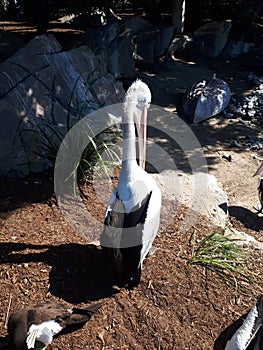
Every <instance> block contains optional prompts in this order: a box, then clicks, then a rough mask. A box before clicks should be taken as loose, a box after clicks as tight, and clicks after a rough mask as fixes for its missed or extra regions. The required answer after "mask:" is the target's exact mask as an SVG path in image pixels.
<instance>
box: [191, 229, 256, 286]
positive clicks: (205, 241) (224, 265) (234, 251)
mask: <svg viewBox="0 0 263 350" xmlns="http://www.w3.org/2000/svg"><path fill="white" fill-rule="evenodd" d="M237 242H238V240H237V239H230V238H228V237H225V236H224V235H223V234H222V233H220V232H213V233H211V234H209V235H208V236H206V237H204V238H202V239H201V240H200V242H199V243H198V244H197V237H196V231H194V233H193V237H192V254H191V258H190V259H189V263H190V264H198V265H201V266H203V267H205V269H207V270H210V271H213V272H215V273H216V274H218V275H219V276H220V277H221V278H225V279H227V280H229V281H231V282H234V283H235V285H236V286H237V285H238V282H239V281H240V279H241V280H243V281H245V282H248V283H253V277H254V273H253V272H252V271H251V270H249V269H248V268H247V267H246V262H247V259H248V250H247V249H244V248H243V247H240V246H239V245H237Z"/></svg>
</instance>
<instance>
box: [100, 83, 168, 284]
mask: <svg viewBox="0 0 263 350" xmlns="http://www.w3.org/2000/svg"><path fill="white" fill-rule="evenodd" d="M150 102H151V93H150V90H149V88H148V86H147V85H146V84H145V83H143V82H142V81H140V80H137V81H135V82H134V83H133V84H132V85H131V87H130V88H129V89H128V92H127V94H126V98H125V101H124V114H123V117H122V127H123V156H122V168H121V171H120V176H119V181H118V185H117V188H116V189H115V190H114V191H113V193H112V195H111V198H110V200H109V203H108V206H107V209H106V213H105V217H104V229H103V232H102V234H101V245H102V246H103V248H104V251H105V253H106V256H107V258H108V259H109V263H110V265H111V269H112V271H111V272H112V273H113V275H115V279H116V280H117V284H119V285H125V286H128V287H132V286H134V285H136V284H138V283H139V280H140V269H141V264H142V262H143V260H144V259H145V257H146V255H147V254H148V252H149V250H150V248H151V246H152V242H153V240H154V238H155V236H156V234H157V231H158V227H159V218H160V208H161V192H160V189H159V188H158V186H157V184H156V183H155V181H154V179H153V178H152V176H151V175H150V174H148V173H147V172H146V171H144V165H145V152H146V126H147V125H146V123H147V109H148V107H149V104H150ZM134 123H135V125H136V127H137V134H138V138H139V163H140V166H139V165H138V164H137V161H136V142H135V141H136V138H135V127H134Z"/></svg>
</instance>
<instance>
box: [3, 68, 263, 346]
mask: <svg viewBox="0 0 263 350" xmlns="http://www.w3.org/2000/svg"><path fill="white" fill-rule="evenodd" d="M214 72H217V73H218V75H219V77H220V78H224V79H226V81H228V82H229V83H230V85H231V88H232V91H233V94H236V95H239V96H242V94H246V93H247V92H248V91H249V90H250V89H251V88H252V87H251V86H249V84H248V83H247V82H242V84H241V81H237V79H235V75H234V70H233V67H231V65H230V66H227V65H223V64H222V65H219V64H218V65H217V64H216V65H215V63H214V62H212V63H211V62H210V64H208V63H207V62H206V63H204V62H202V63H199V64H195V65H190V64H188V63H186V62H163V63H162V64H160V66H159V71H158V72H157V73H156V74H155V75H152V74H149V73H147V72H138V75H139V76H141V77H142V78H144V80H145V81H146V82H147V83H148V84H149V86H150V87H151V88H152V90H153V103H155V104H158V105H161V106H163V107H165V108H168V109H169V110H172V111H174V110H175V104H174V103H173V95H174V94H175V91H178V90H180V89H185V88H186V87H187V86H189V84H190V83H191V82H194V81H196V80H199V78H200V77H201V78H207V77H211V74H212V73H214ZM192 129H193V131H194V132H195V134H196V136H197V138H198V139H199V141H200V144H201V145H202V146H203V150H204V152H205V155H206V159H207V163H208V168H209V172H210V173H211V174H213V175H215V176H216V177H217V179H218V180H219V181H220V183H221V185H222V188H223V189H224V190H225V191H226V193H227V195H228V198H229V205H230V213H229V222H231V223H232V225H233V226H234V228H236V229H237V230H240V231H244V232H246V233H248V234H250V235H252V236H254V237H255V238H257V239H258V240H260V241H262V237H261V234H262V229H263V219H262V216H260V215H259V216H258V215H256V214H255V210H254V209H253V205H257V204H258V199H257V190H256V189H257V179H256V178H253V177H252V175H253V173H254V172H255V170H256V169H257V167H258V165H259V163H260V159H263V152H262V150H261V151H254V150H244V149H243V148H242V149H240V148H237V147H231V144H232V143H231V141H232V140H236V141H239V142H243V141H244V140H246V137H247V136H258V137H263V135H262V133H263V132H262V127H260V126H259V125H256V124H251V123H248V122H243V121H242V120H241V119H234V120H229V119H226V118H224V117H222V116H221V117H215V118H212V119H211V120H209V121H207V122H205V123H202V124H199V125H195V126H192ZM255 153H257V156H258V157H255ZM229 155H231V157H232V158H231V161H228V160H227V159H226V158H225V157H224V156H229ZM115 180H116V179H115ZM84 193H85V196H86V200H87V201H88V202H89V205H90V208H91V209H90V210H93V211H94V215H95V216H96V217H98V218H100V219H101V221H102V218H103V213H104V210H105V207H104V205H102V203H100V201H99V200H98V198H96V192H95V191H94V186H93V183H92V181H91V182H90V183H88V185H87V187H86V188H85V189H84ZM173 205H174V203H168V202H164V203H163V209H162V217H161V227H160V231H159V235H158V237H157V238H156V239H155V241H154V247H155V248H157V249H156V251H155V253H154V254H153V255H151V256H150V257H149V258H148V259H146V261H145V264H144V266H143V271H142V279H141V283H140V285H139V286H138V287H137V288H134V289H133V290H129V291H127V290H125V289H117V288H112V287H111V286H110V285H109V284H108V282H107V276H106V275H105V265H104V260H103V257H102V252H101V249H100V247H99V246H96V245H87V242H86V240H85V238H84V237H82V236H79V235H78V234H77V233H76V232H75V231H74V230H73V229H72V228H71V227H70V226H69V224H68V223H67V222H66V221H65V219H64V217H63V215H62V214H61V212H60V209H59V207H58V206H57V202H56V198H55V196H54V189H53V172H52V171H50V172H47V173H45V174H34V175H30V176H29V177H27V178H25V179H1V182H0V223H1V225H0V241H1V243H0V246H1V247H0V252H1V256H0V262H1V265H0V276H1V284H0V295H1V298H0V349H6V344H7V329H6V323H7V318H8V315H10V313H12V312H13V311H15V310H17V309H20V308H25V307H28V306H30V305H32V304H37V303H40V302H44V301H62V302H65V303H68V304H69V305H78V306H83V305H85V304H87V303H89V302H91V301H100V302H101V301H103V306H102V307H101V309H100V310H99V311H98V313H97V314H95V315H94V316H93V317H92V319H91V320H90V321H89V322H88V323H87V324H86V325H85V326H84V327H83V328H81V329H79V330H77V331H75V332H73V333H69V334H66V335H61V336H59V337H57V338H56V339H54V341H53V343H52V344H51V345H50V346H49V347H48V349H53V350H55V349H56V350H58V349H61V350H62V349H63V350H67V349H71V350H72V349H73V350H75V349H100V350H106V349H136V350H139V349H148V350H153V349H167V350H168V349H169V350H171V349H175V350H182V349H184V350H187V349H189V350H190V349H191V350H193V349H195V350H209V349H213V348H214V342H215V340H216V339H217V337H218V336H219V335H220V333H221V332H222V331H223V330H224V329H225V327H226V326H228V325H229V324H231V323H232V322H233V321H234V320H236V319H237V318H238V317H239V316H240V315H242V314H244V313H245V312H247V310H248V309H249V308H250V307H251V306H252V305H253V304H254V302H255V301H256V298H257V297H258V295H259V294H261V293H262V288H263V283H262V282H263V281H262V273H263V264H262V255H261V254H260V253H258V252H257V251H254V252H251V258H250V259H249V260H248V266H249V267H250V268H251V269H252V270H253V271H254V272H255V273H256V275H257V277H256V281H257V283H258V286H256V285H252V284H250V285H249V284H245V283H241V285H240V287H238V288H236V287H235V286H233V285H231V284H230V283H228V282H226V281H223V280H221V279H220V278H219V277H218V276H217V275H215V274H214V273H212V272H209V271H208V272H207V271H205V270H204V269H203V268H202V267H200V266H194V265H190V264H189V258H190V257H191V251H192V245H191V239H192V236H193V232H194V231H195V230H196V232H197V234H198V236H199V237H203V236H205V235H207V234H209V233H211V232H213V231H214V230H217V229H218V228H215V227H213V226H212V225H211V223H209V221H208V220H207V219H206V218H204V217H199V219H198V221H197V222H196V223H195V225H194V227H191V228H190V229H188V231H187V232H182V230H180V227H181V225H182V223H183V221H184V218H185V212H186V208H184V207H182V206H181V207H180V209H179V210H177V211H176V215H173V213H174V210H173ZM167 215H169V216H173V219H172V220H171V223H170V224H169V225H168V226H166V225H165V220H166V218H167ZM90 229H91V230H92V228H90Z"/></svg>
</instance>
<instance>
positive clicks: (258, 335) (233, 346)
mask: <svg viewBox="0 0 263 350" xmlns="http://www.w3.org/2000/svg"><path fill="white" fill-rule="evenodd" d="M262 349H263V295H261V296H260V297H259V298H258V300H257V302H256V304H255V305H254V306H253V307H252V308H251V309H250V311H249V312H248V313H246V314H245V315H243V316H242V317H240V318H239V319H238V320H236V321H235V322H234V323H232V324H231V325H230V326H229V327H227V328H226V329H225V330H224V331H223V332H222V333H221V334H220V336H219V337H218V338H217V340H216V341H215V346H214V350H262Z"/></svg>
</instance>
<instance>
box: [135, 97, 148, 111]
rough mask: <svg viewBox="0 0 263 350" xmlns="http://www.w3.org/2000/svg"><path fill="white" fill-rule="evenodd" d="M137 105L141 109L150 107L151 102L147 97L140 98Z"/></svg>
mask: <svg viewBox="0 0 263 350" xmlns="http://www.w3.org/2000/svg"><path fill="white" fill-rule="evenodd" d="M137 107H138V108H140V109H143V108H144V107H147V108H149V107H150V102H149V101H147V99H146V98H143V99H138V103H137Z"/></svg>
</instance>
